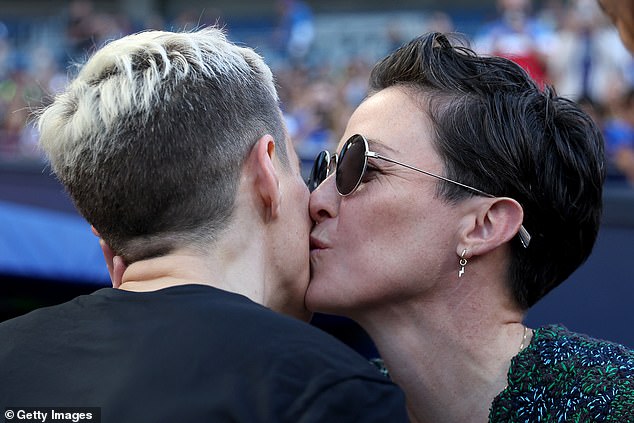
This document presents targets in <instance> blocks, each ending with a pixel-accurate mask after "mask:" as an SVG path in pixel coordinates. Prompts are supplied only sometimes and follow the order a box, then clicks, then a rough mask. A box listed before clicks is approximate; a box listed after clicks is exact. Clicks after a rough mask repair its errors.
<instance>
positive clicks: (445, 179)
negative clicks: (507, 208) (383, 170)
mask: <svg viewBox="0 0 634 423" xmlns="http://www.w3.org/2000/svg"><path fill="white" fill-rule="evenodd" d="M366 156H368V157H374V158H376V159H381V160H385V161H387V162H391V163H395V164H397V165H401V166H405V167H406V168H408V169H412V170H415V171H417V172H420V173H424V174H425V175H429V176H431V177H433V178H437V179H440V180H442V181H445V182H449V183H450V184H455V185H459V186H461V187H463V188H465V189H468V190H469V191H473V192H475V193H478V194H480V195H483V196H485V197H489V198H495V195H492V194H489V193H486V192H484V191H480V190H479V189H477V188H474V187H471V186H469V185H465V184H463V183H460V182H457V181H454V180H451V179H448V178H445V177H444V176H440V175H436V174H435V173H431V172H427V171H426V170H422V169H419V168H417V167H414V166H411V165H408V164H405V163H402V162H399V161H398V160H394V159H390V158H389V157H385V156H381V155H380V154H378V153H375V152H373V151H368V153H367V154H366Z"/></svg>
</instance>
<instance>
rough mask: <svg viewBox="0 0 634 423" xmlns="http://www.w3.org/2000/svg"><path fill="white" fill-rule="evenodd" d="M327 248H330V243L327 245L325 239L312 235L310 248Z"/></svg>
mask: <svg viewBox="0 0 634 423" xmlns="http://www.w3.org/2000/svg"><path fill="white" fill-rule="evenodd" d="M326 248H328V245H326V244H325V243H324V242H323V241H321V240H320V239H318V238H315V237H313V236H311V237H310V250H311V251H313V250H325V249H326Z"/></svg>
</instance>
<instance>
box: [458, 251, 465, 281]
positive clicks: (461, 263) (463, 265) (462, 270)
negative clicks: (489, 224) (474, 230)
mask: <svg viewBox="0 0 634 423" xmlns="http://www.w3.org/2000/svg"><path fill="white" fill-rule="evenodd" d="M465 254H467V249H466V248H465V249H464V250H462V254H460V270H458V277H459V278H461V277H462V275H463V274H464V267H465V266H466V265H467V259H466V258H464V255H465Z"/></svg>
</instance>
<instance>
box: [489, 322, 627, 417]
mask: <svg viewBox="0 0 634 423" xmlns="http://www.w3.org/2000/svg"><path fill="white" fill-rule="evenodd" d="M489 422H491V423H498V422H515V423H517V422H527V423H528V422H531V423H532V422H634V351H631V350H629V349H627V348H625V347H623V346H621V345H618V344H614V343H611V342H606V341H600V340H597V339H592V338H590V337H588V336H585V335H580V334H576V333H573V332H570V331H568V330H567V329H566V328H564V327H562V326H546V327H542V328H538V329H535V330H534V335H533V339H532V341H531V343H530V345H529V346H528V347H527V348H526V349H524V350H523V351H522V352H521V353H519V354H518V355H517V356H515V357H514V358H513V359H512V361H511V367H510V369H509V373H508V386H507V388H506V389H505V390H504V391H502V392H501V393H500V394H499V395H498V396H497V397H496V398H495V400H494V401H493V403H492V404H491V409H490V413H489Z"/></svg>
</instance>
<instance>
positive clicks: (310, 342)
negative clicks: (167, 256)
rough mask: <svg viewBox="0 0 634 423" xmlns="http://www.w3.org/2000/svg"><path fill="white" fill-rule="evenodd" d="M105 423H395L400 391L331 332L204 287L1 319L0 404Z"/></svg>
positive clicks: (107, 296)
mask: <svg viewBox="0 0 634 423" xmlns="http://www.w3.org/2000/svg"><path fill="white" fill-rule="evenodd" d="M16 406H19V407H51V406H55V407H100V408H101V418H102V421H103V422H117V423H121V422H135V423H142V422H148V423H157V422H185V423H190V422H192V423H193V422H248V423H257V422H289V423H304V422H305V423H308V422H390V423H391V422H401V421H407V418H406V412H405V404H404V397H403V394H402V392H401V391H400V390H399V389H398V388H397V387H396V386H395V385H393V384H392V383H391V382H390V381H389V380H387V379H386V378H385V377H383V376H382V375H380V374H379V373H378V371H377V370H375V368H373V366H372V365H370V364H369V363H368V362H367V361H366V360H365V359H364V358H363V357H362V356H361V355H359V354H357V353H356V352H354V351H353V350H351V349H350V348H348V347H346V346H344V345H343V344H341V343H340V342H339V341H337V340H336V339H334V338H333V337H331V336H330V335H328V334H326V333H324V332H322V331H320V330H319V329H316V328H314V327H311V326H310V325H308V324H305V323H303V322H300V321H298V320H296V319H293V318H289V317H286V316H282V315H279V314H277V313H274V312H272V311H271V310H269V309H267V308H265V307H262V306H260V305H259V304H256V303H254V302H252V301H251V300H249V299H247V298H246V297H244V296H241V295H237V294H233V293H229V292H226V291H222V290H219V289H215V288H212V287H209V286H203V285H185V286H177V287H172V288H167V289H162V290H159V291H154V292H145V293H135V292H128V291H121V290H115V289H110V288H106V289H101V290H99V291H97V292H95V293H93V294H92V295H85V296H80V297H77V298H75V299H74V300H72V301H70V302H68V303H65V304H61V305H58V306H53V307H48V308H42V309H39V310H36V311H33V312H31V313H29V314H27V315H24V316H21V317H18V318H15V319H12V320H9V321H6V322H3V323H1V324H0V409H1V410H2V411H3V410H4V407H16Z"/></svg>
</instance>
